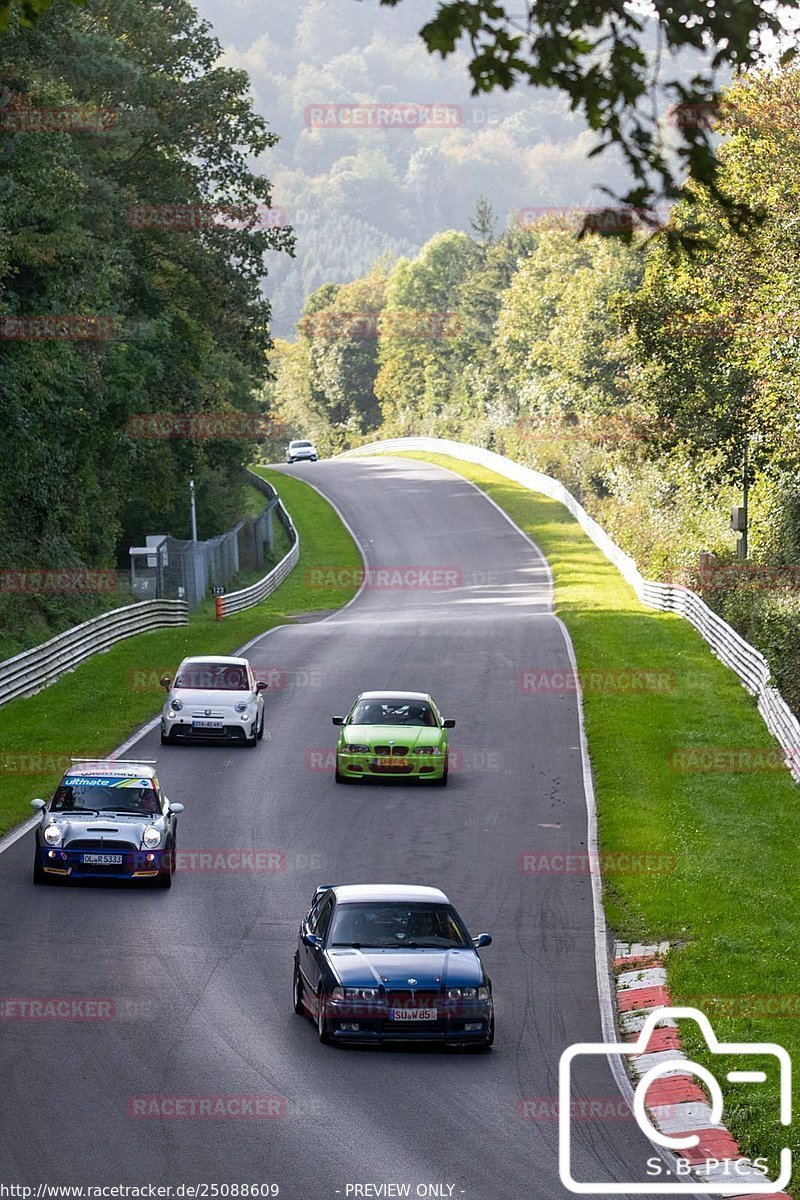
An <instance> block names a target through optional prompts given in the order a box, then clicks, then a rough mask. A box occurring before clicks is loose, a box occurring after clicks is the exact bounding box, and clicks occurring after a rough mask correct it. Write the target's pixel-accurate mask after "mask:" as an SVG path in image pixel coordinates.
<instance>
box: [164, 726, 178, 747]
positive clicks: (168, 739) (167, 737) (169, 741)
mask: <svg viewBox="0 0 800 1200" xmlns="http://www.w3.org/2000/svg"><path fill="white" fill-rule="evenodd" d="M161 745H162V746H174V745H175V739H174V737H173V736H172V734H171V733H164V730H163V729H162V730H161Z"/></svg>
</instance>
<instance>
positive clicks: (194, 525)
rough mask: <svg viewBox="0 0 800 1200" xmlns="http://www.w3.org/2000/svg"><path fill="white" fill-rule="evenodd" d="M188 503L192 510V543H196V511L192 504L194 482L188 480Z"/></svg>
mask: <svg viewBox="0 0 800 1200" xmlns="http://www.w3.org/2000/svg"><path fill="white" fill-rule="evenodd" d="M189 503H190V504H191V508H192V541H193V542H196V541H197V510H196V508H195V503H194V480H193V479H190V480H189Z"/></svg>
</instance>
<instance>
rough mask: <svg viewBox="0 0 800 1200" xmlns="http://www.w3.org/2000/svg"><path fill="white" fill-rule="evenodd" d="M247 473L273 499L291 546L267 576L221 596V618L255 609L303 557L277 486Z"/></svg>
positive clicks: (261, 490)
mask: <svg viewBox="0 0 800 1200" xmlns="http://www.w3.org/2000/svg"><path fill="white" fill-rule="evenodd" d="M247 474H248V476H249V482H250V483H252V484H253V486H254V487H257V488H258V489H259V491H260V492H262V493H263V494H264V495H265V496H267V497H268V498H270V497H271V498H272V504H271V506H270V511H271V510H272V507H273V506H274V511H275V512H276V513H277V516H278V520H279V521H280V522H281V524H282V525H283V527H284V529H285V530H286V533H287V536H288V538H289V542H290V548H289V551H288V553H287V554H285V555H284V556H283V558H282V559H281V561H280V562H279V563H278V564H277V565H276V566H274V567H273V568H272V570H271V571H270V572H268V574H266V575H265V576H264V578H263V579H259V580H258V582H257V583H253V584H251V585H250V587H246V588H242V589H241V591H238V592H228V594H227V595H225V596H217V600H216V604H217V620H219V621H221V620H222V619H223V617H228V616H230V615H231V613H235V612H241V611H242V609H244V608H252V606H253V605H254V604H260V602H261V601H262V600H265V599H266V598H267V596H269V595H271V594H272V592H274V591H275V589H276V587H278V585H279V584H281V583H283V581H284V579H285V578H286V576H287V575H288V574H289V572H290V571H291V570H292V568H293V567H294V566H296V565H297V560H298V559H299V557H300V535H299V534H298V532H297V530H296V529H295V527H294V523H293V522H292V518H291V517H290V516H289V514H288V512H287V511H286V509H285V508H284V507H283V504H282V503H281V501H280V500H279V499H278V497H277V493H276V492H275V489H274V488H273V487H271V486H270V484H268V483H267V481H266V479H262V478H261V476H260V475H255V474H253V472H252V471H248V472H247Z"/></svg>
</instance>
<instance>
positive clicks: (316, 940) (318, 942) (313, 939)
mask: <svg viewBox="0 0 800 1200" xmlns="http://www.w3.org/2000/svg"><path fill="white" fill-rule="evenodd" d="M303 945H304V946H310V947H311V949H312V950H319V949H320V948H321V946H322V938H321V937H317V935H316V934H315V933H304V934H303Z"/></svg>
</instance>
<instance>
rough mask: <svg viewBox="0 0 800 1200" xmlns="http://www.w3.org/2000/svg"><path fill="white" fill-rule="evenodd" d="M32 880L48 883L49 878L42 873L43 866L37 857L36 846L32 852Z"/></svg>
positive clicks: (37, 850) (37, 849)
mask: <svg viewBox="0 0 800 1200" xmlns="http://www.w3.org/2000/svg"><path fill="white" fill-rule="evenodd" d="M33 882H34V883H49V882H50V881H49V879H48V878H47V876H46V875H45V873H44V867H43V866H42V864H41V861H40V859H39V847H38V846H37V847H36V849H35V850H34V852H33Z"/></svg>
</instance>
